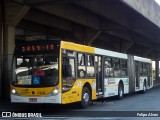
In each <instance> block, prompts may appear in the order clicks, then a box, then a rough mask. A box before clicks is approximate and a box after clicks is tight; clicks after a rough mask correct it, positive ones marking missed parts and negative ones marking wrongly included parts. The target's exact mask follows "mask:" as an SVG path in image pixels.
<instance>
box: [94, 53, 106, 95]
mask: <svg viewBox="0 0 160 120" xmlns="http://www.w3.org/2000/svg"><path fill="white" fill-rule="evenodd" d="M95 70H96V91H97V93H96V94H97V96H101V95H103V84H104V82H103V72H102V71H103V69H102V56H95Z"/></svg>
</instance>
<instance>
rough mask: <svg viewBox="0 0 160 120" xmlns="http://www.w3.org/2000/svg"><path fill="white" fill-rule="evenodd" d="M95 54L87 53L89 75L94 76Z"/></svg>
mask: <svg viewBox="0 0 160 120" xmlns="http://www.w3.org/2000/svg"><path fill="white" fill-rule="evenodd" d="M94 72H95V71H94V56H93V55H87V77H94V76H95V73H94Z"/></svg>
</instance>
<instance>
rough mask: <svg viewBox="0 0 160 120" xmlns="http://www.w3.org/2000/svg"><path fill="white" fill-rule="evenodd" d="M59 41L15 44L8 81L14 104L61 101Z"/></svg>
mask: <svg viewBox="0 0 160 120" xmlns="http://www.w3.org/2000/svg"><path fill="white" fill-rule="evenodd" d="M59 54H60V42H59V41H23V42H20V43H17V44H16V47H15V52H14V57H13V64H12V65H13V66H12V81H11V102H13V103H15V102H16V103H59V104H60V103H61V88H60V87H61V86H60V84H61V82H60V78H59V72H60V71H59V66H60V64H59V59H60V55H59Z"/></svg>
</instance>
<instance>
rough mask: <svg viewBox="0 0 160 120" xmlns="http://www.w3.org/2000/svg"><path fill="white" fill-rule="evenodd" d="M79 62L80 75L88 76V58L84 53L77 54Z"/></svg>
mask: <svg viewBox="0 0 160 120" xmlns="http://www.w3.org/2000/svg"><path fill="white" fill-rule="evenodd" d="M77 59H78V61H77V64H78V77H80V78H83V77H86V60H85V54H84V53H78V56H77Z"/></svg>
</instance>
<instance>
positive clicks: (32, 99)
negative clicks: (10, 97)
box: [29, 98, 37, 102]
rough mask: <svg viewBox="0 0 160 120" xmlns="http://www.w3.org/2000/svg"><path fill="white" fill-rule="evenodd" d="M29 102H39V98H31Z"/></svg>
mask: <svg viewBox="0 0 160 120" xmlns="http://www.w3.org/2000/svg"><path fill="white" fill-rule="evenodd" d="M29 102H37V98H29Z"/></svg>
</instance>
